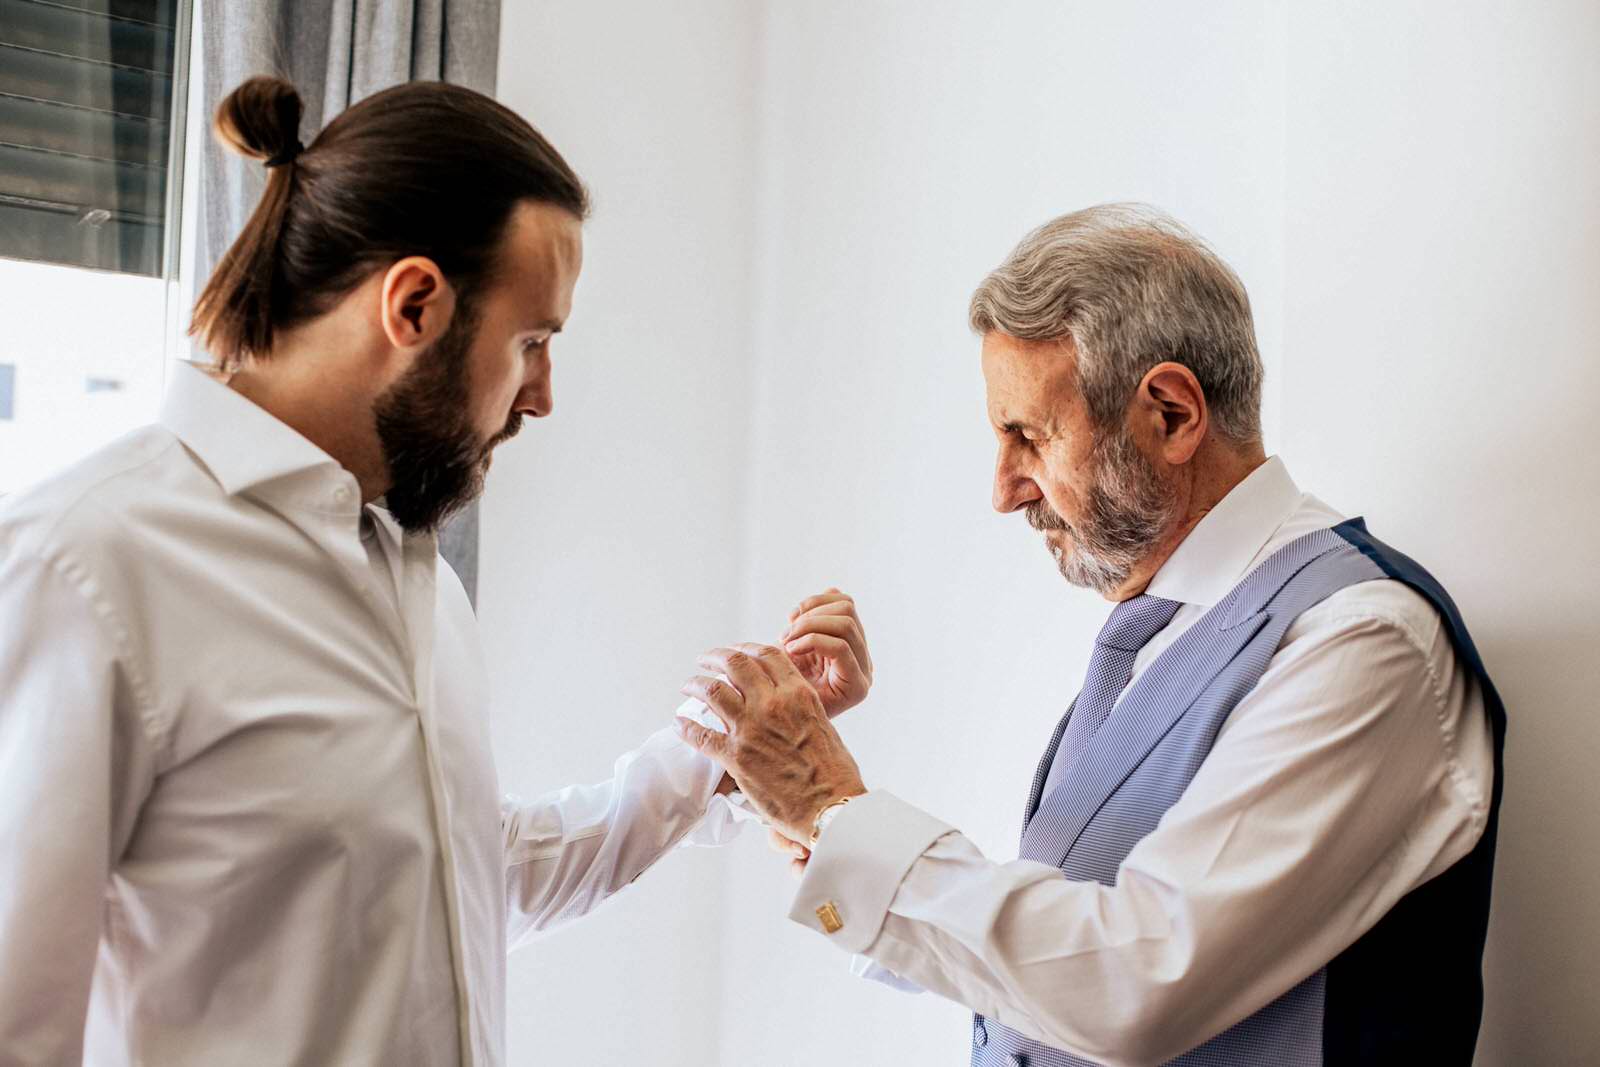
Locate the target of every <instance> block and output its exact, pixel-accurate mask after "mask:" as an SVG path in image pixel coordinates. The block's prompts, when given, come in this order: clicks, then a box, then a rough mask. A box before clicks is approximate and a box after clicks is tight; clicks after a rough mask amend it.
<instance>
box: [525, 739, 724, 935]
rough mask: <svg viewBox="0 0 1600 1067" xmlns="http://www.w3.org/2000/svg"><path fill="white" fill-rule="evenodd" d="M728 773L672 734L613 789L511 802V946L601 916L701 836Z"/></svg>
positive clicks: (633, 761) (643, 751) (635, 758)
mask: <svg viewBox="0 0 1600 1067" xmlns="http://www.w3.org/2000/svg"><path fill="white" fill-rule="evenodd" d="M721 780H722V768H721V767H720V766H718V765H717V764H716V763H714V762H713V761H712V760H710V759H708V758H706V757H705V756H702V755H701V754H700V753H698V752H696V751H695V750H694V749H692V748H690V747H689V745H687V744H686V743H685V742H684V741H683V740H682V739H681V738H680V737H678V734H677V731H676V730H675V729H673V728H671V727H667V728H665V729H662V730H659V731H657V732H656V733H654V734H652V735H651V736H650V737H649V739H647V740H646V741H645V743H644V744H643V745H641V746H640V747H638V748H637V749H634V750H633V751H632V752H628V753H626V754H624V755H623V756H621V757H620V758H619V759H618V760H617V762H616V766H615V768H614V773H613V775H612V777H611V779H610V780H609V781H605V782H601V783H599V784H598V785H588V786H568V787H567V788H565V789H562V790H559V791H557V792H554V793H547V794H545V795H544V796H542V797H539V798H538V799H536V800H534V801H533V802H531V803H521V802H518V801H516V800H515V799H514V798H507V800H506V801H505V802H504V803H503V804H502V806H501V815H500V823H501V829H502V831H503V832H504V836H505V850H506V900H507V907H508V911H509V921H510V927H509V929H510V943H511V945H512V946H513V947H515V946H516V945H517V944H518V943H520V942H521V941H522V940H523V939H524V938H526V937H527V936H529V935H530V934H532V933H534V932H536V931H539V930H544V929H548V928H550V927H553V926H557V925H560V924H561V923H563V922H566V921H567V920H569V919H573V918H576V917H578V916H580V915H584V914H586V913H587V912H589V911H591V910H593V909H594V908H595V906H597V905H598V904H599V903H600V902H601V901H602V900H604V899H605V898H607V897H609V896H610V895H611V894H613V893H615V892H617V891H618V890H620V889H623V888H624V887H626V886H627V885H628V884H629V883H631V882H632V881H633V880H634V879H635V878H637V877H639V875H641V874H642V873H644V871H645V870H646V869H647V868H648V867H649V866H650V865H651V864H653V863H654V862H655V861H656V860H657V859H659V858H660V857H661V856H662V855H663V854H665V853H666V852H667V851H668V850H669V849H671V848H672V847H673V846H675V845H677V844H678V843H679V842H681V841H683V839H684V838H685V837H686V836H687V835H688V834H689V832H690V831H691V830H693V829H695V827H696V825H697V824H698V823H700V822H701V820H702V819H703V818H704V817H705V815H706V811H707V808H708V807H709V806H710V805H711V802H712V799H713V797H714V796H715V794H716V789H717V784H718V783H719V782H720V781H721Z"/></svg>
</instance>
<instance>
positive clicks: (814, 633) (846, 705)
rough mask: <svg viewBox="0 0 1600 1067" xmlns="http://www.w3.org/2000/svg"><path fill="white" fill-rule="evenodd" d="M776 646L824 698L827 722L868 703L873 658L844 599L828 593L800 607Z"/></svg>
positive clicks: (832, 591)
mask: <svg viewBox="0 0 1600 1067" xmlns="http://www.w3.org/2000/svg"><path fill="white" fill-rule="evenodd" d="M779 643H780V644H781V645H783V650H784V651H785V652H787V653H789V658H790V659H791V660H793V661H794V665H795V668H796V669H797V670H799V672H800V673H801V675H802V676H804V678H805V680H806V681H808V682H810V683H811V687H812V688H813V689H815V690H816V691H817V695H818V696H820V697H821V698H822V707H823V710H825V711H826V712H827V713H828V718H830V719H831V718H833V717H834V716H835V715H838V714H839V713H840V712H843V711H848V710H849V709H851V708H853V707H855V706H856V705H857V704H859V703H861V702H862V701H863V700H865V699H866V697H867V690H869V689H871V688H872V655H871V653H869V652H868V651H867V635H866V631H865V630H863V629H862V627H861V618H860V616H859V615H857V614H856V603H855V601H854V600H852V599H851V598H850V596H849V595H848V594H846V593H841V592H839V590H837V589H829V590H827V591H826V592H823V593H818V594H817V595H816V596H812V597H807V598H806V599H804V600H802V601H800V604H799V606H798V607H796V608H795V609H794V610H793V611H791V612H790V613H789V629H788V630H787V631H785V633H784V635H783V638H782V640H781V641H780V642H779Z"/></svg>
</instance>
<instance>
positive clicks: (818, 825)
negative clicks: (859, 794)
mask: <svg viewBox="0 0 1600 1067" xmlns="http://www.w3.org/2000/svg"><path fill="white" fill-rule="evenodd" d="M854 799H855V798H854V797H840V798H839V799H838V800H835V801H834V802H833V803H831V804H824V805H823V807H822V810H821V811H819V812H817V817H816V818H815V819H812V820H811V840H810V841H807V842H806V847H807V848H816V847H817V841H818V839H819V838H821V837H822V831H824V830H826V829H827V828H828V824H829V823H830V822H832V821H833V817H834V815H835V814H837V813H838V809H840V808H842V807H844V806H845V805H846V804H848V803H850V801H852V800H854Z"/></svg>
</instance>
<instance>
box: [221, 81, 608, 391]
mask: <svg viewBox="0 0 1600 1067" xmlns="http://www.w3.org/2000/svg"><path fill="white" fill-rule="evenodd" d="M303 112H304V107H303V106H302V104H301V102H300V94H299V93H297V92H296V91H295V88H294V86H293V85H291V84H289V83H288V82H286V81H284V80H282V79H281V78H267V77H258V78H251V79H250V80H249V81H247V82H245V83H244V84H243V85H241V86H239V87H238V88H237V89H235V90H234V91H233V92H232V93H229V94H228V97H227V99H225V100H223V102H222V104H221V106H219V107H218V108H217V115H216V122H215V131H216V135H217V137H218V139H219V140H221V141H222V143H223V144H225V145H227V146H228V147H229V148H232V149H233V150H234V151H236V152H238V153H240V154H241V155H244V156H247V157H249V158H252V159H259V160H262V161H263V162H266V163H267V166H268V168H269V169H268V171H267V187H266V191H265V192H264V193H262V196H261V201H260V203H258V204H257V205H256V209H255V212H254V214H252V215H251V216H250V221H249V222H248V223H246V224H245V227H244V230H243V232H241V233H240V234H239V237H238V239H237V240H235V241H234V242H233V246H232V247H231V248H229V249H228V251H227V253H226V254H225V255H224V256H223V257H222V260H221V262H219V263H218V264H217V268H216V270H215V271H214V272H212V275H211V279H210V280H209V281H208V282H207V283H206V287H205V290H204V291H203V292H202V293H201V294H200V299H199V300H198V301H197V302H196V303H195V310H194V322H193V324H192V325H191V326H190V328H189V332H190V333H191V334H193V335H194V336H196V337H198V338H199V339H200V342H201V344H203V345H204V346H205V348H206V349H207V351H209V352H210V353H211V355H212V357H213V358H215V359H216V360H217V362H218V364H219V365H220V366H222V367H224V368H228V367H234V366H237V365H238V364H239V363H240V362H241V361H243V360H245V359H248V358H252V357H259V356H262V355H265V354H266V353H267V352H269V351H270V349H271V347H272V341H273V336H274V334H275V333H277V332H278V331H280V330H285V329H288V328H290V327H293V326H295V325H297V324H299V323H302V322H305V321H307V320H308V319H312V318H315V317H316V316H317V315H320V314H323V313H324V312H326V311H328V310H329V309H330V308H332V306H333V305H334V304H335V303H337V302H338V301H339V299H340V298H342V297H343V296H345V295H346V294H348V293H349V292H350V291H351V290H353V289H354V288H355V287H356V286H357V285H359V284H360V283H361V282H362V280H363V279H365V278H366V277H368V276H369V275H370V274H371V273H372V272H373V271H375V270H378V269H380V268H383V267H386V266H387V265H389V264H391V263H394V262H396V261H397V260H400V259H404V258H405V257H407V256H413V255H416V256H426V257H428V258H430V259H432V260H433V261H434V262H435V263H437V264H438V265H439V269H440V270H441V271H443V272H444V275H445V277H446V278H448V279H449V280H450V284H451V285H452V286H453V287H454V288H455V289H456V291H457V294H458V297H457V299H458V308H459V309H460V311H465V312H470V308H471V303H472V301H473V299H474V297H475V295H476V293H477V290H478V287H479V286H480V285H481V284H482V283H483V282H485V281H486V280H487V279H488V278H489V276H490V275H491V274H492V273H493V270H494V266H495V255H496V253H497V250H498V249H499V246H500V238H501V235H502V233H503V231H504V229H505V226H506V222H507V221H508V220H509V218H510V216H511V212H512V210H513V209H514V208H515V207H516V206H517V204H519V203H521V202H523V201H535V202H543V203H550V204H555V205H557V206H559V207H562V208H565V209H566V210H567V211H570V212H571V213H572V214H573V215H574V216H576V217H577V218H580V219H581V218H583V217H584V216H585V215H587V214H588V211H589V197H588V193H587V192H586V191H585V189H584V187H583V183H582V182H580V181H579V180H578V176H577V175H576V174H574V173H573V171H572V168H571V167H569V166H567V163H566V160H564V159H562V158H561V155H560V153H558V152H557V151H556V150H555V149H554V148H552V147H551V146H550V143H549V142H548V141H546V140H545V139H544V138H543V137H541V136H540V135H539V132H538V131H537V130H535V129H534V128H533V127H532V126H531V125H529V124H528V122H527V121H526V120H524V119H523V118H521V117H520V116H518V115H517V114H516V113H515V112H513V111H511V110H510V109H509V108H507V107H505V106H503V105H501V104H499V103H496V102H495V101H494V100H491V99H490V98H489V97H487V96H484V95H483V94H482V93H478V92H474V91H473V90H471V89H466V88H463V87H461V86H459V85H448V84H446V83H443V82H408V83H406V84H404V85H398V86H396V87H394V88H393V89H387V90H385V91H383V92H381V93H378V94H376V95H374V96H369V97H367V98H366V99H365V100H362V101H361V102H360V103H358V104H355V105H354V106H352V107H351V108H349V109H348V110H347V111H345V112H344V113H343V114H341V115H340V116H339V117H338V118H336V119H334V120H333V121H332V122H330V123H329V124H328V125H327V127H326V128H325V129H323V131H322V133H321V134H319V135H318V136H317V138H316V139H315V140H314V141H312V142H311V145H310V146H309V147H307V148H305V149H304V150H301V149H300V147H299V127H300V118H301V115H302V114H303Z"/></svg>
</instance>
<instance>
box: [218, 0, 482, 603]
mask: <svg viewBox="0 0 1600 1067" xmlns="http://www.w3.org/2000/svg"><path fill="white" fill-rule="evenodd" d="M202 2H204V4H205V6H204V10H203V12H202V17H201V31H202V40H201V47H202V49H203V52H204V64H203V65H204V70H205V76H204V81H205V84H204V89H205V107H206V111H207V114H208V115H209V114H210V113H211V112H212V111H215V110H216V106H217V104H218V103H220V102H221V100H222V98H223V97H224V96H226V95H227V94H228V93H229V92H231V91H232V90H233V88H234V86H236V85H238V84H239V83H240V82H242V81H244V80H245V79H246V78H249V77H251V76H252V75H256V74H275V75H278V76H280V77H285V78H288V79H289V80H290V81H292V82H294V84H295V87H296V88H298V89H299V90H300V96H301V99H303V100H304V101H305V105H306V114H305V119H304V120H303V122H302V124H301V129H300V139H301V140H302V141H304V142H305V143H307V144H310V143H311V141H312V139H313V138H314V137H316V134H317V131H318V130H320V129H322V127H323V126H324V125H326V124H327V123H328V121H329V120H330V119H332V118H333V117H334V116H335V115H337V114H339V112H341V111H343V110H344V109H345V108H347V107H349V106H350V105H351V104H353V103H355V102H356V101H357V100H360V99H361V98H363V97H365V96H370V95H371V94H372V93H375V92H377V91H378V90H380V89H387V88H388V87H389V86H391V85H398V84H399V83H400V82H404V81H448V82H454V83H456V84H457V85H465V86H468V87H469V88H473V89H477V90H478V91H479V92H484V93H490V94H492V93H493V92H494V87H495V73H496V69H497V65H498V63H499V59H500V0H202ZM265 181H266V172H265V170H264V169H263V168H262V167H261V166H260V165H259V164H249V165H247V164H246V161H244V160H242V159H240V158H239V157H238V156H235V155H233V154H232V153H230V152H226V151H224V150H222V149H221V148H220V147H219V146H218V145H217V144H216V142H215V140H214V139H211V138H207V140H206V147H205V155H204V158H203V161H202V167H201V175H200V203H201V205H202V208H201V218H200V227H201V229H200V248H201V259H202V260H203V262H202V263H200V264H199V271H200V273H201V275H202V276H204V275H206V274H209V273H210V270H211V267H212V265H213V264H215V263H216V262H217V260H219V259H221V258H222V253H223V252H225V251H227V248H228V245H230V244H232V243H233V239H234V237H235V236H236V235H237V234H238V232H239V231H240V230H241V229H242V228H243V227H244V222H245V220H246V219H247V218H249V216H250V212H251V211H252V210H253V209H254V208H255V204H256V201H257V200H258V199H259V198H260V196H261V190H262V188H263V186H264V184H265ZM440 551H441V552H442V553H443V554H444V557H445V559H447V560H448V561H449V562H450V565H451V566H452V567H454V568H455V571H456V573H457V574H458V575H459V576H460V577H461V582H462V584H463V585H465V586H466V587H467V596H468V597H470V598H471V599H472V601H473V603H474V604H476V603H477V597H478V506H477V505H476V504H474V505H472V507H470V508H468V509H467V510H466V511H464V512H462V513H461V514H460V515H458V516H456V518H455V519H453V520H451V522H450V524H449V525H448V526H446V527H445V530H444V533H443V535H442V536H441V538H440Z"/></svg>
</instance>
